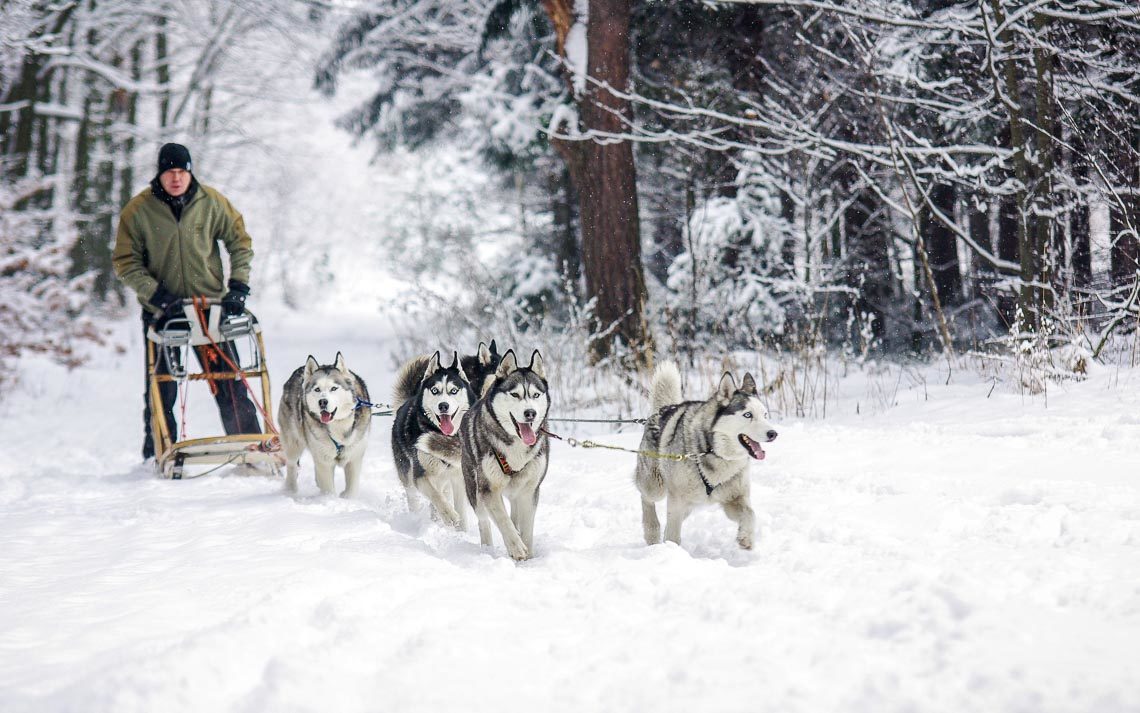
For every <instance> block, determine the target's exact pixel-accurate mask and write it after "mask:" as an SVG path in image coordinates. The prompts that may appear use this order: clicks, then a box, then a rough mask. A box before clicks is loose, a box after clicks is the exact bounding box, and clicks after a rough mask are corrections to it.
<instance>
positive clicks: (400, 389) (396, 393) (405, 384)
mask: <svg viewBox="0 0 1140 713" xmlns="http://www.w3.org/2000/svg"><path fill="white" fill-rule="evenodd" d="M430 361H431V357H430V356H428V355H426V354H421V355H420V356H418V357H413V358H411V359H409V360H408V361H407V362H405V363H404V365H403V366H401V367H400V373H399V374H396V384H395V386H393V387H392V408H394V409H397V408H400V406H401V405H402V404H403V403H404V402H405V401H407V400H408V399H410V398H412V397H413V396H415V395H416V389H418V388H419V386H420V382H421V381H423V379H424V372H425V371H427V368H428V363H429V362H430Z"/></svg>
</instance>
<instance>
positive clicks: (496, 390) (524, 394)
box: [459, 349, 550, 560]
mask: <svg viewBox="0 0 1140 713" xmlns="http://www.w3.org/2000/svg"><path fill="white" fill-rule="evenodd" d="M549 410H550V394H549V393H548V386H547V383H546V375H545V372H544V370H543V367H542V355H541V354H539V353H538V351H537V350H535V352H534V354H532V355H531V357H530V365H529V366H525V367H523V366H519V364H518V361H517V359H516V357H515V352H514V350H513V349H512V350H509V351H507V353H506V354H504V355H503V358H502V360H501V361H500V362H499V368H498V369H496V370H495V373H494V381H492V382H491V383H490V384H489V385H488V387H487V389H486V391H485V392H484V394H483V397H482V398H480V399H479V400H478V401H476V402H475V405H474V406H472V407H471V411H470V412H469V413H468V414H467V417H466V418H465V419H463V423H461V424H460V425H459V445H460V448H461V453H462V455H461V461H462V467H463V483H464V485H466V487H467V501H468V502H469V503H471V507H472V508H474V509H475V515H476V516H477V517H478V518H479V541H480V543H482V544H483V545H484V546H490V545H491V523H492V522H494V523H495V526H496V527H497V528H498V530H499V534H500V535H502V537H503V544H504V545H505V546H506V548H507V552H508V553H509V554H510V556H511V557H513V558H514V559H516V560H524V559H527V558H529V557H530V556H531V555H532V554H533V552H534V513H535V510H537V509H538V488H539V486H540V485H542V480H543V478H545V477H546V467H547V463H548V455H549V452H550V443H549V440H548V439H547V436H546V414H547V411H549ZM504 497H505V498H506V499H507V500H509V501H510V503H511V509H510V513H508V512H507V507H506V504H505V503H504V501H503V498H504Z"/></svg>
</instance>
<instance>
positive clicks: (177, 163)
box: [158, 144, 191, 175]
mask: <svg viewBox="0 0 1140 713" xmlns="http://www.w3.org/2000/svg"><path fill="white" fill-rule="evenodd" d="M172 168H181V169H182V170H184V171H190V170H191V169H190V149H188V148H186V147H185V146H183V145H182V144H164V145H163V147H162V148H161V149H159V151H158V172H159V174H160V175H161V174H162V172H163V171H169V170H170V169H172Z"/></svg>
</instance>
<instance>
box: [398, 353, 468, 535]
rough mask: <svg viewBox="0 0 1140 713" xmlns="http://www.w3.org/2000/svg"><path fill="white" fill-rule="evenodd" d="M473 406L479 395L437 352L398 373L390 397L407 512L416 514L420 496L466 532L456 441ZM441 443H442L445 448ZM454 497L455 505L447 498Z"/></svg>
mask: <svg viewBox="0 0 1140 713" xmlns="http://www.w3.org/2000/svg"><path fill="white" fill-rule="evenodd" d="M474 401H475V393H474V392H473V391H472V390H471V386H470V385H469V384H468V382H467V377H466V376H465V375H464V373H463V369H462V368H460V366H459V355H458V354H453V358H452V364H451V366H449V367H444V366H443V365H442V364H440V357H439V352H436V353H435V354H434V355H433V356H431V357H427V356H420V357H416V358H415V359H412V360H410V361H409V362H407V363H406V364H404V366H403V367H401V369H400V373H399V375H398V376H397V377H396V386H395V388H394V393H393V396H392V405H393V406H395V407H396V416H395V418H394V420H393V421H392V457H393V459H394V460H395V461H396V474H397V475H398V476H399V477H400V482H401V483H402V484H403V485H404V491H405V493H406V494H407V497H408V507H409V508H411V509H412V510H415V509H417V507H418V502H417V500H416V496H415V494H414V493H413V489H414V490H418V491H419V492H420V493H422V494H423V495H424V497H426V498H427V499H428V500H429V501H430V502H431V504H432V507H433V508H434V510H435V512H436V514H437V515H438V516H439V517H440V518H441V519H442V520H443V521H444V522H446V523H447V524H448V525H451V526H452V527H456V528H460V529H462V528H463V526H464V519H465V518H464V512H465V511H466V506H465V505H464V503H463V498H464V496H463V475H462V473H461V472H460V470H459V464H458V462H456V460H457V459H456V457H455V452H456V450H457V449H456V448H455V447H451V448H448V447H447V446H448V444H447V441H454V440H455V436H456V430H457V429H458V428H459V424H460V423H461V422H462V419H463V415H464V414H465V413H466V412H467V409H468V408H469V407H470V406H471V404H472V403H474ZM441 441H442V442H441ZM448 491H450V496H451V500H452V502H451V503H448V501H447V499H446V497H445V493H447V492H448Z"/></svg>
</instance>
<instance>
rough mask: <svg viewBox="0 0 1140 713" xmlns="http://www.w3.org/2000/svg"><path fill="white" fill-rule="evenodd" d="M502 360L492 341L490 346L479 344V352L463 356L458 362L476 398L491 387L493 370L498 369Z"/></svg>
mask: <svg viewBox="0 0 1140 713" xmlns="http://www.w3.org/2000/svg"><path fill="white" fill-rule="evenodd" d="M502 358H503V356H502V355H501V354H499V348H498V347H497V346H496V345H495V340H494V339H492V340H491V346H487V345H486V344H484V343H483V342H479V350H478V352H477V353H476V354H471V355H468V356H464V357H463V358H462V359H461V360H460V365H461V366H462V367H463V373H464V374H466V375H467V380H468V381H469V382H470V384H471V388H472V389H474V390H475V397H476V398H478V397H480V396H482V395H483V392H484V391H486V390H487V387H488V386H490V385H491V381H492V380H493V377H494V376H495V370H496V369H498V368H499V362H500V361H501V360H502Z"/></svg>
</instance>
